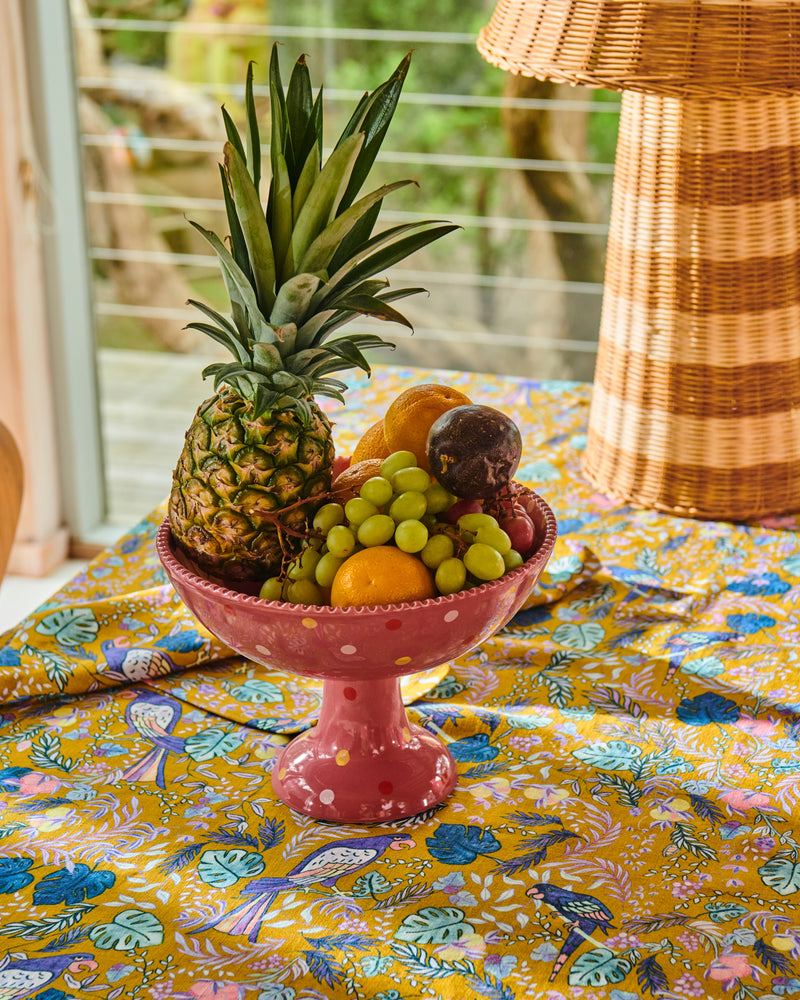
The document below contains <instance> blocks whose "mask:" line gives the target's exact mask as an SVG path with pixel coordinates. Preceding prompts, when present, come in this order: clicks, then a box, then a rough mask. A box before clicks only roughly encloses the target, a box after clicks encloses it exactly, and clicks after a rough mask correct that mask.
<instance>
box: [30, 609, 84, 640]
mask: <svg viewBox="0 0 800 1000" xmlns="http://www.w3.org/2000/svg"><path fill="white" fill-rule="evenodd" d="M98 629H99V625H98V624H97V620H96V619H95V616H94V612H93V611H92V609H91V608H61V609H60V610H59V611H54V612H53V613H52V614H51V615H46V616H45V617H44V618H42V620H41V621H40V622H39V624H38V625H37V626H36V631H37V632H39V633H41V634H42V635H52V636H53V638H54V639H55V640H56V642H57V643H58V644H59V645H60V646H71V647H72V646H82V645H83V644H84V643H85V642H92V640H93V639H95V638H96V637H97V632H98Z"/></svg>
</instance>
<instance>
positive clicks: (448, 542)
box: [419, 535, 455, 569]
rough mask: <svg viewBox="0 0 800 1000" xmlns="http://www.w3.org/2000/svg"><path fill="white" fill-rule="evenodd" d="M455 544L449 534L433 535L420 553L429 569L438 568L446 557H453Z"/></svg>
mask: <svg viewBox="0 0 800 1000" xmlns="http://www.w3.org/2000/svg"><path fill="white" fill-rule="evenodd" d="M454 551H455V546H454V545H453V539H452V538H450V536H449V535H431V537H430V538H429V539H428V541H427V542H426V543H425V547H424V548H423V549H422V551H421V552H420V554H419V557H420V559H421V560H422V561H423V562H424V563H425V565H426V566H427V567H428V569H438V568H439V566H440V565H441V563H443V562H444V561H445V559H451V558H452V556H453V552H454Z"/></svg>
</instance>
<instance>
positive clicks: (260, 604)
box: [156, 487, 558, 619]
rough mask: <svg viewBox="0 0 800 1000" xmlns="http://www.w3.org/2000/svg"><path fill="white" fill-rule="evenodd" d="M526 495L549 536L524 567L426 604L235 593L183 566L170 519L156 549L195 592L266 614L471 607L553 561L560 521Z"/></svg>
mask: <svg viewBox="0 0 800 1000" xmlns="http://www.w3.org/2000/svg"><path fill="white" fill-rule="evenodd" d="M526 491H527V492H528V493H530V494H531V495H532V496H534V497H535V498H536V500H537V507H538V509H539V510H540V511H541V513H542V515H543V517H544V523H545V533H544V536H543V538H542V540H541V542H540V543H539V545H538V546H537V548H536V551H535V552H534V553H533V554H532V555H530V556H528V558H527V559H526V560H525V562H524V563H523V564H522V565H521V566H518V567H517V568H516V569H513V570H512V571H511V572H510V573H505V574H504V575H503V576H501V577H499V578H498V579H497V580H489V581H487V582H486V583H482V584H480V586H477V587H471V588H469V589H468V590H460V591H458V592H457V593H455V594H440V595H439V596H438V597H428V598H426V599H425V600H424V601H404V602H401V603H393V604H367V605H363V606H361V607H356V606H350V607H341V608H339V607H337V608H334V607H331V606H330V605H328V604H290V603H289V602H287V601H268V600H265V599H264V598H263V597H258V596H257V595H255V594H244V593H242V591H240V590H231V589H230V588H229V587H225V586H223V585H222V584H218V583H212V582H211V581H210V580H208V579H206V577H204V576H202V575H200V574H199V573H197V572H196V571H195V570H193V569H190V568H189V567H188V566H186V565H185V564H184V563H183V562H181V560H180V559H179V558H178V556H177V555H176V554H175V551H176V549H177V546H176V544H175V540H174V538H173V536H172V530H171V528H170V525H169V519H168V518H164V520H163V521H162V523H161V525H160V527H159V529H158V532H157V534H156V549H157V552H158V556H159V558H160V559H161V561H162V563H164V565H165V566H166V565H167V563H168V564H169V566H170V568H171V570H172V571H173V572H175V573H176V575H177V576H178V577H184V578H189V579H190V580H191V584H192V587H193V588H194V589H195V590H197V591H200V592H201V593H204V594H206V596H209V597H215V598H224V599H226V600H229V601H235V602H236V603H237V604H244V605H245V606H247V607H252V608H253V610H259V609H263V610H264V611H276V612H279V613H281V614H286V615H293V614H296V615H300V616H306V615H308V613H309V612H310V611H313V613H314V614H315V615H318V616H321V617H322V618H323V619H325V618H347V617H351V618H352V617H358V616H362V617H368V616H370V615H375V614H382V613H386V612H391V613H397V611H398V610H408V609H412V608H423V607H429V606H431V605H434V604H437V605H439V606H440V607H443V606H444V605H446V604H458V603H467V602H468V601H470V600H473V599H476V598H480V597H481V596H483V595H486V594H488V593H490V591H492V590H493V589H498V590H499V589H501V588H502V589H505V588H506V587H508V585H510V584H513V583H514V582H515V581H516V580H517V578H521V577H523V576H525V575H526V574H527V573H529V572H530V571H531V569H532V568H533V567H532V565H531V564H532V563H533V564H535V563H536V560H537V559H539V560H540V561H541V554H542V552H547V558H546V559H545V560H544V561H543V562H542V566H541V569H543V568H544V566H545V565H546V564H547V560H548V559H549V558H550V553H551V552H552V548H553V545H554V544H555V540H556V538H557V536H558V524H557V522H556V517H555V514H554V513H553V511H552V509H551V508H550V506H549V504H548V503H547V502H546V501H545V500H544V499H543V498H542V497H541V496H539V494H538V493H536V492H535V491H534V490H531V489H529V488H528V487H526ZM185 558H188V557H185ZM541 569H540V571H541ZM168 575H170V576H171V575H172V574H171V573H170V574H168Z"/></svg>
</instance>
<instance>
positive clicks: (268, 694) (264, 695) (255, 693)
mask: <svg viewBox="0 0 800 1000" xmlns="http://www.w3.org/2000/svg"><path fill="white" fill-rule="evenodd" d="M231 694H232V695H233V697H234V698H235V699H236V700H237V701H251V702H254V703H255V704H256V705H264V704H267V703H269V702H275V701H283V691H281V689H280V688H279V687H278V685H277V684H273V683H272V682H271V681H260V680H257V679H255V678H253V679H250V680H246V681H244V682H243V683H241V684H237V685H236V686H235V687H232V688H231Z"/></svg>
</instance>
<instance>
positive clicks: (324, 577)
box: [314, 552, 344, 587]
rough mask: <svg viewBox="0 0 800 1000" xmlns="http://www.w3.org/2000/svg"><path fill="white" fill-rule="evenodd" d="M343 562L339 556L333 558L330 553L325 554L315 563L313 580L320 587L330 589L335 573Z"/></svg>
mask: <svg viewBox="0 0 800 1000" xmlns="http://www.w3.org/2000/svg"><path fill="white" fill-rule="evenodd" d="M343 562H344V559H343V558H342V557H341V556H335V555H334V554H333V553H332V552H326V553H325V555H324V556H323V557H322V558H321V559H320V561H319V562H318V563H317V568H316V570H315V571H314V578H315V580H316V581H317V583H318V584H319V585H320V587H330V586H332V585H333V578H334V577H335V576H336V571H337V570H338V568H339V567H340V566H341V565H342V563H343Z"/></svg>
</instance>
